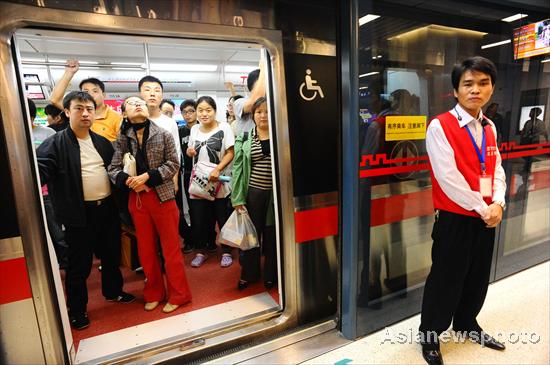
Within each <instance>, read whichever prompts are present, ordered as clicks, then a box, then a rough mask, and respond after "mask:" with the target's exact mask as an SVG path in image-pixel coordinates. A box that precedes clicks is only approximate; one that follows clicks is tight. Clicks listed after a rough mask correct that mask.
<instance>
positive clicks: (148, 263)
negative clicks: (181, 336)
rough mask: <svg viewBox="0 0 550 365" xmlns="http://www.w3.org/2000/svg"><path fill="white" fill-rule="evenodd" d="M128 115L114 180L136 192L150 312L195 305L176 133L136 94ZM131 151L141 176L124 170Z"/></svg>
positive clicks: (134, 209) (135, 216)
mask: <svg viewBox="0 0 550 365" xmlns="http://www.w3.org/2000/svg"><path fill="white" fill-rule="evenodd" d="M122 111H123V114H124V117H125V119H124V121H123V125H122V128H121V130H120V134H119V135H118V138H117V140H116V142H115V154H114V155H113V160H112V161H111V164H110V166H109V176H110V178H111V180H112V181H113V183H115V184H116V185H117V186H118V187H120V188H122V189H131V190H130V197H129V201H128V209H129V211H130V214H131V216H132V220H133V222H134V226H135V227H136V236H137V240H138V254H139V259H140V262H141V265H142V266H143V271H144V273H145V276H146V277H147V281H146V282H145V288H144V289H143V296H144V298H145V310H147V311H150V310H153V309H155V308H156V307H157V306H158V305H159V303H160V302H161V301H162V300H164V299H166V300H167V302H166V305H165V306H164V308H163V309H162V311H163V312H164V313H170V312H173V311H174V310H176V309H177V308H178V307H179V306H181V305H183V304H186V303H188V302H190V301H191V292H190V290H189V286H188V284H187V278H186V276H185V271H184V264H183V257H182V254H181V250H180V239H179V234H178V221H179V211H178V207H177V206H176V202H175V200H174V198H175V189H174V182H173V179H172V177H173V176H174V174H176V172H177V171H178V168H179V156H178V155H177V153H176V146H175V145H174V138H173V137H172V135H171V134H170V133H168V132H167V131H165V130H164V129H162V128H160V127H159V126H157V125H156V124H155V123H153V122H151V121H150V120H149V119H148V117H149V112H148V110H147V104H146V103H145V101H144V100H142V99H141V98H139V97H137V96H131V97H129V98H127V99H126V100H125V101H124V103H123V104H122ZM127 152H129V153H130V154H131V155H132V156H134V158H135V161H136V170H137V174H136V176H129V175H128V174H127V173H126V172H124V171H123V168H124V163H123V159H124V155H125V154H126V153H127ZM159 236H160V245H161V248H162V254H163V256H164V259H165V268H166V283H167V288H166V289H165V287H164V278H163V276H162V271H161V263H160V262H159V257H158V253H157V241H158V238H159Z"/></svg>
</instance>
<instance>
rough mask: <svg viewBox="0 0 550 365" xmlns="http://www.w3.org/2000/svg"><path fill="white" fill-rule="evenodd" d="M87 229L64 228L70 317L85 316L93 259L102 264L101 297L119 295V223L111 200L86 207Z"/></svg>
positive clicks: (120, 276)
mask: <svg viewBox="0 0 550 365" xmlns="http://www.w3.org/2000/svg"><path fill="white" fill-rule="evenodd" d="M85 209H86V226H85V227H71V226H69V227H66V228H65V241H66V242H67V244H68V246H69V254H68V265H67V270H66V276H65V289H66V292H67V307H68V308H69V315H75V314H80V313H84V312H86V306H87V304H88V289H87V287H86V280H87V279H88V276H90V271H91V269H92V260H93V255H94V254H95V255H96V257H98V258H99V259H100V260H101V293H102V294H103V296H104V297H105V298H116V297H117V296H118V295H120V293H121V292H122V274H121V273H120V269H119V264H120V221H119V217H118V211H117V209H116V206H115V203H114V200H113V199H112V197H108V198H107V199H106V200H105V201H104V202H103V203H102V204H101V205H97V206H91V205H86V206H85Z"/></svg>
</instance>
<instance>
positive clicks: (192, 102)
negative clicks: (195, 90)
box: [180, 99, 197, 113]
mask: <svg viewBox="0 0 550 365" xmlns="http://www.w3.org/2000/svg"><path fill="white" fill-rule="evenodd" d="M188 106H192V107H193V109H197V103H196V102H195V100H193V99H185V100H184V101H183V102H182V103H181V104H180V110H181V112H182V113H183V109H185V108H187V107H188Z"/></svg>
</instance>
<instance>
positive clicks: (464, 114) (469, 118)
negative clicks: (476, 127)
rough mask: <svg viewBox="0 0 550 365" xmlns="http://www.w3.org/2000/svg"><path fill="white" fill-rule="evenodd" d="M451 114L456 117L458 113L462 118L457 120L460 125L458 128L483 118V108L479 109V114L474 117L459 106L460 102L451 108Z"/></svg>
mask: <svg viewBox="0 0 550 365" xmlns="http://www.w3.org/2000/svg"><path fill="white" fill-rule="evenodd" d="M451 114H452V115H454V116H455V118H457V119H458V116H459V115H460V117H461V119H462V120H459V121H458V125H460V128H462V127H464V126H465V125H467V124H468V123H470V122H472V121H475V120H478V121H481V120H483V110H481V109H480V110H479V116H478V117H477V118H474V117H472V116H471V115H470V113H468V112H467V111H466V110H464V108H462V107H461V106H460V104H456V105H455V107H454V108H453V109H451Z"/></svg>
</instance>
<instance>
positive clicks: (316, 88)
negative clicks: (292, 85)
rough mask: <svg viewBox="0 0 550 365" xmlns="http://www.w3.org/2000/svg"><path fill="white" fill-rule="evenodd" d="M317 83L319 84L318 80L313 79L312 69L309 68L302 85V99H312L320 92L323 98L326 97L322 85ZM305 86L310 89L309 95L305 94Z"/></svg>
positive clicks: (307, 89)
mask: <svg viewBox="0 0 550 365" xmlns="http://www.w3.org/2000/svg"><path fill="white" fill-rule="evenodd" d="M316 84H317V80H313V79H312V78H311V70H310V69H307V70H306V76H305V80H304V82H302V84H301V85H300V96H301V97H302V99H304V100H305V101H311V100H313V99H315V98H316V97H317V93H319V96H321V99H322V98H324V97H325V95H324V94H323V89H322V88H321V86H319V85H316ZM304 87H305V88H306V91H309V92H307V94H308V96H306V95H305V94H304ZM311 91H313V92H311Z"/></svg>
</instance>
